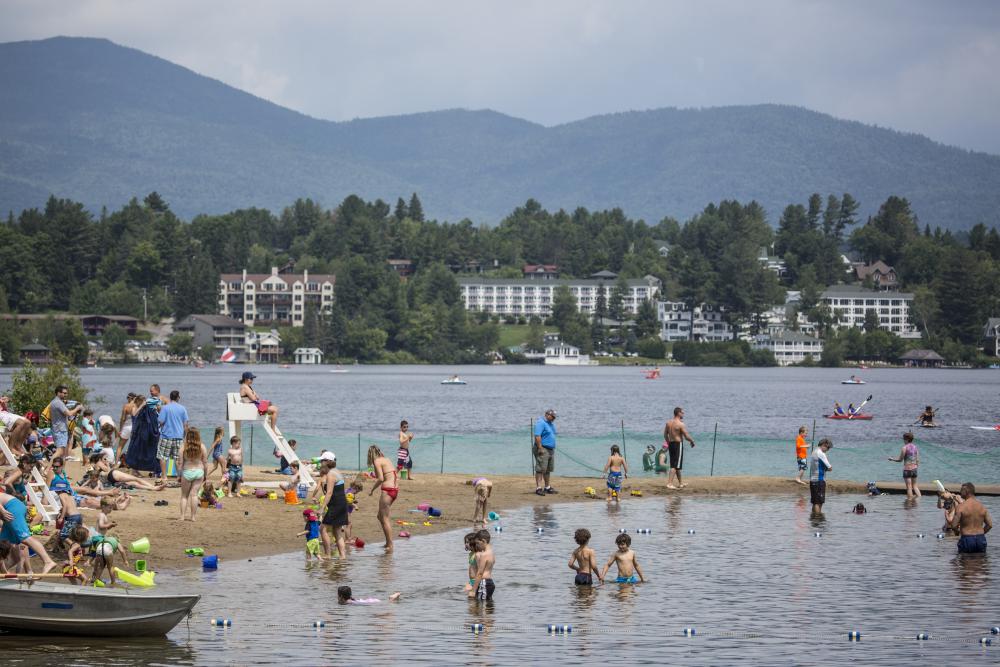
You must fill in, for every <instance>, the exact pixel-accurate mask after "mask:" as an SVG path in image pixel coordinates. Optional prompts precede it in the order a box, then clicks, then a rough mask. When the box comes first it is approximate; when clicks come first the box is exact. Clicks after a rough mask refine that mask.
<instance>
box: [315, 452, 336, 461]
mask: <svg viewBox="0 0 1000 667" xmlns="http://www.w3.org/2000/svg"><path fill="white" fill-rule="evenodd" d="M319 460H320V461H336V460H337V455H336V454H334V453H333V452H323V453H322V454H320V455H319Z"/></svg>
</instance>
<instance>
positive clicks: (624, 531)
mask: <svg viewBox="0 0 1000 667" xmlns="http://www.w3.org/2000/svg"><path fill="white" fill-rule="evenodd" d="M618 532H619V533H621V534H622V535H624V534H625V533H627V532H628V528H619V529H618Z"/></svg>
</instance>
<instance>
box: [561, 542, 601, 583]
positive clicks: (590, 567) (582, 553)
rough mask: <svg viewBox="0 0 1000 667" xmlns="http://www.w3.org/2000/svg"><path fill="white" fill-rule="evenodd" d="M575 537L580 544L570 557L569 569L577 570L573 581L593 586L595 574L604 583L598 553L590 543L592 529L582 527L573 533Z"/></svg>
mask: <svg viewBox="0 0 1000 667" xmlns="http://www.w3.org/2000/svg"><path fill="white" fill-rule="evenodd" d="M573 539H575V540H576V543H577V544H578V545H579V546H578V547H577V548H576V549H574V550H573V553H572V554H570V557H569V569H571V570H575V571H576V578H575V579H574V580H573V583H574V584H576V585H577V586H593V585H594V575H597V578H598V579H600V580H601V583H602V584H603V583H604V577H603V576H602V575H601V573H600V572H598V571H597V554H596V553H594V550H593V549H591V548H590V547H589V546H587V545H588V543H589V542H590V531H589V530H587V529H586V528H580V529H578V530H577V531H576V533H574V534H573Z"/></svg>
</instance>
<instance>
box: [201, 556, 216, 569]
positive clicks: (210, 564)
mask: <svg viewBox="0 0 1000 667" xmlns="http://www.w3.org/2000/svg"><path fill="white" fill-rule="evenodd" d="M201 566H202V567H203V568H204V569H206V570H216V569H218V568H219V557H218V556H217V555H215V554H213V555H211V556H205V557H204V558H202V559H201Z"/></svg>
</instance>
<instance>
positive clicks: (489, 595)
mask: <svg viewBox="0 0 1000 667" xmlns="http://www.w3.org/2000/svg"><path fill="white" fill-rule="evenodd" d="M483 533H486V535H485V537H484V536H483ZM489 540H490V533H489V531H488V530H480V531H479V532H477V533H476V538H475V539H474V540H473V541H472V548H473V549H474V550H475V553H476V578H475V579H474V580H473V582H472V589H471V590H470V591H469V597H470V598H474V599H476V600H485V601H488V600H492V599H493V591H494V590H496V584H494V583H493V566H494V565H495V564H496V556H494V555H493V548H492V547H490V541H489Z"/></svg>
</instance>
